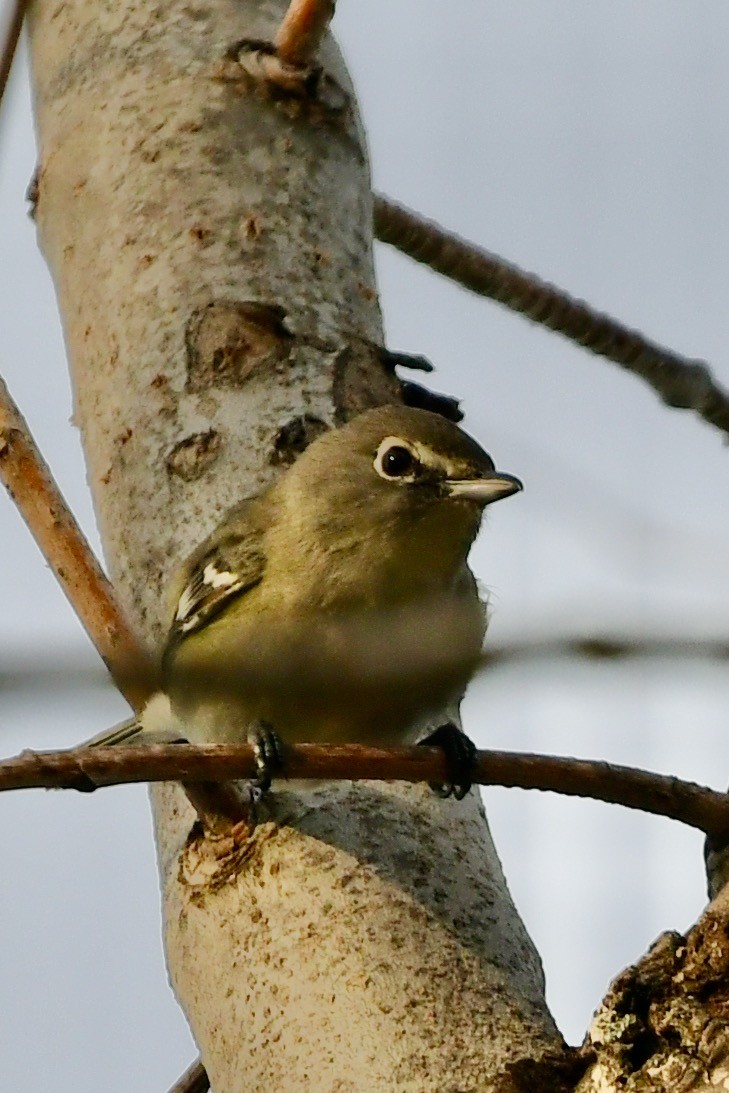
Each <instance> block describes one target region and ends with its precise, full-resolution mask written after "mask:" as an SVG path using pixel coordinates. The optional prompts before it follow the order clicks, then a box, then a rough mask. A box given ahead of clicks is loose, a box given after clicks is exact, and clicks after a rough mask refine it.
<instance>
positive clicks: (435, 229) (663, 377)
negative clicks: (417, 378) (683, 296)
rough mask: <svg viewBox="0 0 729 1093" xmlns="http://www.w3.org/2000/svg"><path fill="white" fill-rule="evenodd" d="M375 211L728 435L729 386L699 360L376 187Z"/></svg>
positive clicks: (411, 243) (458, 269)
mask: <svg viewBox="0 0 729 1093" xmlns="http://www.w3.org/2000/svg"><path fill="white" fill-rule="evenodd" d="M374 217H375V235H376V236H377V238H378V239H381V240H382V241H383V242H384V243H390V244H391V245H392V246H394V247H397V248H398V249H399V250H401V251H403V252H404V253H405V254H408V255H409V256H410V257H411V258H414V259H415V260H416V261H418V262H424V263H425V264H426V265H428V266H430V267H431V269H434V270H436V272H438V273H442V274H443V275H444V276H445V277H450V278H451V280H453V281H457V282H458V283H459V284H461V285H464V286H465V288H469V289H471V291H472V292H477V293H478V294H479V295H481V296H488V297H489V298H490V299H492V300H497V301H498V302H499V303H500V304H504V305H505V306H506V307H509V308H511V309H512V311H519V312H520V313H521V314H522V315H526V316H527V318H529V319H531V320H532V321H533V322H535V323H541V324H542V325H543V326H547V327H549V328H550V330H556V331H557V332H558V333H560V334H564V335H565V337H567V338H570V339H571V340H572V341H574V342H577V343H578V344H579V345H582V346H583V347H584V348H585V349H589V350H590V351H591V352H592V353H597V354H598V355H599V356H602V357H607V358H608V360H611V361H614V362H615V364H619V365H620V366H621V367H622V368H625V369H626V370H627V371H629V372H633V373H634V374H635V375H637V376H640V377H641V378H642V379H644V380H645V381H646V383H648V384H649V385H650V386H651V387H652V388H653V390H654V391H656V393H657V394H658V395H659V397H660V398H661V399H662V400H663V402H665V403H666V405H667V406H672V407H675V408H678V409H684V410H694V411H695V412H696V413H697V414H698V415H699V417H701V418H703V419H704V421H706V422H708V423H709V424H710V425H714V426H715V427H716V428H717V429H720V430H721V431H722V432H723V433H725V434H727V435H729V393H728V392H727V391H725V390H724V389H723V388H722V387H721V386H720V385H719V384H718V383H717V382H716V380H715V379H714V378H713V376H712V375H711V372H710V371H709V369H708V367H707V366H706V364H705V363H704V362H703V361H700V360H692V359H689V358H688V357H682V356H680V355H679V354H678V353H674V352H673V351H672V350H670V349H665V348H663V347H662V346H660V345H656V344H655V343H654V342H651V341H649V340H648V339H647V338H645V337H643V335H642V334H639V333H638V332H637V331H635V330H631V329H630V328H628V327H626V326H623V325H622V323H619V322H618V321H617V320H615V319H612V318H611V317H610V316H609V315H605V314H603V313H602V312H600V311H596V310H595V309H594V308H592V307H590V306H589V305H588V304H586V303H585V302H584V301H582V300H576V299H574V298H573V297H571V296H569V295H568V294H567V293H566V292H564V291H563V290H562V289H559V288H556V287H555V286H554V285H550V284H548V283H547V282H546V281H542V280H540V278H538V277H537V276H535V274H533V273H526V272H525V271H524V270H521V269H519V268H518V267H517V266H514V265H512V264H511V263H510V262H507V261H506V260H505V259H504V258H500V257H499V256H498V255H496V254H492V253H491V252H490V251H487V250H483V249H481V248H480V247H476V246H474V245H473V244H472V243H467V242H466V241H465V240H464V239H461V238H459V236H457V235H455V234H453V233H451V232H447V231H445V230H444V229H443V228H441V227H439V225H437V224H434V223H433V222H432V221H429V220H426V219H425V218H424V217H422V216H419V215H418V214H417V213H414V212H412V211H411V210H410V209H406V208H404V207H403V206H401V205H397V204H395V202H393V201H390V200H389V199H388V198H386V197H383V196H382V195H375V205H374Z"/></svg>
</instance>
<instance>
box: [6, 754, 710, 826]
mask: <svg viewBox="0 0 729 1093" xmlns="http://www.w3.org/2000/svg"><path fill="white" fill-rule="evenodd" d="M284 769H285V772H286V777H288V778H311V779H325V778H329V779H339V780H348V781H349V780H352V781H359V780H373V781H404V782H434V783H443V782H447V781H448V780H449V777H450V775H451V772H449V770H448V764H447V761H446V758H445V756H444V754H443V752H442V751H441V749H439V748H431V747H422V746H417V747H411V748H371V747H363V746H361V745H358V744H336V745H335V744H332V745H326V746H324V747H322V746H320V745H315V744H289V745H286V746H285V749H284ZM254 773H255V762H254V757H253V749H252V748H251V746H250V745H249V744H240V745H231V744H204V745H193V744H156V745H143V746H141V747H140V746H137V747H126V746H121V745H119V746H117V747H112V748H77V749H76V750H74V751H60V752H23V753H22V755H19V756H17V757H16V758H13V759H6V760H4V761H3V762H1V763H0V791H2V790H10V789H31V788H48V789H50V788H56V789H76V790H81V791H83V792H89V791H91V790H94V789H97V788H100V787H101V786H109V785H118V784H120V783H122V782H160V781H176V782H177V781H181V782H186V783H191V782H192V783H195V782H198V783H199V782H202V783H205V782H224V781H228V780H232V779H238V778H249V777H252V776H253V774H254ZM473 781H474V782H475V783H478V784H479V785H484V786H507V787H510V788H520V789H542V790H551V791H553V792H555V793H564V794H567V795H569V796H575V797H589V798H592V799H594V800H597V801H606V802H608V803H610V804H619V805H623V806H625V807H626V808H635V809H639V810H641V811H643V812H650V813H654V814H655V815H657V816H668V817H669V818H670V819H673V820H678V821H680V822H681V823H684V824H688V825H689V826H691V827H697V828H699V829H700V830H701V831H705V832H707V833H710V834H713V835H716V836H727V835H729V794H725V793H717V792H716V791H715V790H711V789H707V788H706V787H705V786H699V785H696V784H695V783H693V782H684V781H682V780H681V779H679V778H673V777H669V776H667V775H663V774H653V773H651V772H649V771H643V770H636V769H634V768H631V767H622V766H616V765H614V764H611V763H603V762H594V761H592V760H586V759H569V758H563V757H560V756H549V755H523V754H519V753H516V752H502V751H481V752H479V753H478V756H477V759H476V763H475V765H474V771H473Z"/></svg>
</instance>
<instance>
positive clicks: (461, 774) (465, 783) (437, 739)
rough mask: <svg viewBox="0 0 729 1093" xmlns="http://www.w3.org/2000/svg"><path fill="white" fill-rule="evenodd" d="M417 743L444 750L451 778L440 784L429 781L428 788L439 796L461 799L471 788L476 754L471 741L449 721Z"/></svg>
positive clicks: (474, 746)
mask: <svg viewBox="0 0 729 1093" xmlns="http://www.w3.org/2000/svg"><path fill="white" fill-rule="evenodd" d="M418 744H422V745H423V746H425V747H429V748H441V749H442V751H443V752H445V757H446V763H447V765H448V773H449V775H451V777H452V779H453V781H452V782H446V783H445V784H442V785H439V784H438V783H437V782H436V783H433V782H431V783H430V788H431V789H432V790H433V791H434V792H435V793H437V794H438V796H439V797H455V799H456V800H457V801H462V800H463V798H464V797H465V796H466V794H467V793H468V791H469V790H470V788H471V779H472V777H473V766H474V760H475V758H476V754H477V748H476V745H475V744H474V743H473V741H472V740H470V739H469V738H468V737H467V736H466V734H465V733H464V732H461V730H460V729H459V728H458V727H457V726H456V725H454V724H452V723H451V722H449V723H448V724H447V725H441V726H440V728H438V729H436V730H435V732H432V733H431V734H430V736H426V737H425V739H424V740H419V741H418Z"/></svg>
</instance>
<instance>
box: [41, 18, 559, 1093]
mask: <svg viewBox="0 0 729 1093" xmlns="http://www.w3.org/2000/svg"><path fill="white" fill-rule="evenodd" d="M282 13H283V5H282V4H280V3H273V2H269V0H261V2H257V3H253V2H250V0H237V2H235V3H233V2H231V0H218V2H217V3H216V4H214V5H213V4H204V3H201V4H198V5H173V4H171V3H164V2H163V0H158V2H157V3H154V2H147V3H144V4H142V3H141V2H138V0H137V2H135V0H129V2H125V3H122V4H112V3H106V4H101V3H97V4H90V3H89V0H68V2H66V3H64V4H62V5H56V4H54V3H51V0H36V3H35V4H34V5H33V7H32V11H31V16H32V18H31V44H32V60H33V71H34V79H35V109H36V123H37V128H38V133H39V141H40V169H39V185H38V206H37V223H38V229H39V234H40V241H41V245H42V248H43V252H44V254H45V256H46V259H47V261H48V264H49V266H50V268H51V271H52V274H53V278H54V282H55V285H56V291H57V294H58V298H59V303H60V307H61V312H62V316H63V324H64V330H65V337H66V343H67V347H68V352H69V357H70V360H71V368H72V375H73V382H74V391H75V403H76V420H77V422H78V424H79V425H80V427H81V429H82V432H83V438H84V446H85V451H86V457H87V462H88V472H89V480H90V483H91V488H92V492H93V495H94V502H95V505H96V512H97V515H98V519H99V523H100V526H101V531H102V536H103V541H104V548H105V552H106V557H107V560H108V565H109V569H110V571H111V574H112V577H113V579H114V581H115V583H116V585H117V587H118V589H119V592H120V594H121V596H122V598H123V600H124V602H125V604H126V606H127V609H128V612H129V615H130V617H131V618H132V619H133V620H134V622H135V624H136V625H137V626H138V628H139V631H140V633H141V634H142V635H143V636H144V637H145V638H146V639H147V640H148V641H150V642H152V643H158V642H159V640H160V637H161V635H162V630H163V625H164V621H165V618H166V610H165V607H164V595H163V593H164V588H165V584H166V582H167V580H168V578H169V574H170V570H171V568H172V567H173V566H174V565H175V564H176V563H178V562H179V561H180V559H181V558H182V557H183V556H184V555H185V554H187V553H188V552H189V551H190V550H191V548H193V547H194V546H195V545H196V544H197V543H198V542H199V541H200V539H201V538H202V537H203V536H204V535H205V534H206V533H207V532H208V531H209V530H210V529H211V527H212V526H213V525H214V524H215V522H216V521H217V519H218V518H219V517H220V515H221V513H222V512H223V511H224V510H225V509H226V508H228V507H229V505H230V504H231V503H232V502H234V501H235V500H237V499H238V498H239V497H241V496H243V495H245V494H246V493H250V492H252V491H254V490H255V489H257V488H259V487H260V486H261V485H262V484H264V483H266V482H267V481H269V480H270V479H271V477H272V475H274V474H276V473H278V471H279V469H280V468H281V467H283V466H285V465H286V464H287V463H288V462H290V461H291V460H292V459H293V458H295V456H296V454H297V453H298V452H299V451H300V450H301V449H302V447H303V446H304V445H305V444H306V443H307V442H308V440H309V439H311V438H312V437H313V436H315V435H316V434H317V432H318V431H320V430H321V429H323V428H325V427H328V426H331V425H336V424H337V423H339V422H341V421H343V420H346V419H347V418H348V417H350V416H352V415H353V414H355V413H357V412H358V411H359V410H361V409H363V408H365V407H366V406H369V405H374V404H379V403H382V402H387V401H394V400H396V399H397V398H398V397H399V391H400V386H399V381H398V380H397V378H396V377H395V376H394V375H393V373H392V371H391V369H389V368H388V367H387V363H386V361H383V357H382V354H381V352H380V351H379V349H378V347H379V346H380V345H381V340H382V332H381V326H380V314H379V308H378V302H377V294H376V291H375V287H374V280H373V268H372V252H371V233H372V228H371V220H372V212H371V199H370V190H369V177H368V168H367V158H366V150H365V145H364V137H363V134H362V131H361V127H360V124H359V120H358V116H357V111H356V105H355V102H354V97H353V94H352V90H351V87H350V84H349V81H348V78H347V75H346V72H345V70H344V67H343V64H342V61H341V58H340V56H339V54H338V52H337V50H336V48H335V46H334V45H333V43H332V42H331V41H327V42H326V43H325V46H324V48H323V50H322V52H321V58H320V59H321V62H322V65H323V70H324V75H323V76H320V77H319V78H318V79H317V78H316V77H313V78H311V79H309V80H307V81H304V82H302V83H298V84H297V83H296V81H293V83H292V84H291V85H290V86H282V85H281V83H280V82H279V83H275V82H271V81H270V80H269V81H267V80H265V79H263V78H262V76H261V72H262V71H263V70H265V69H266V68H267V65H269V62H270V57H269V55H268V54H267V53H266V51H265V49H263V50H261V48H260V40H263V41H269V42H270V41H271V40H272V38H273V36H274V32H275V28H276V26H277V23H278V22H279V20H280V18H281V15H282ZM251 41H253V42H258V43H259V45H258V46H251V45H250V42H251ZM247 43H248V44H247ZM269 68H270V65H269ZM269 75H270V72H269ZM153 802H154V812H155V820H156V826H157V837H158V845H159V863H160V873H161V880H162V889H163V900H164V923H165V939H166V951H167V961H168V967H169V973H170V978H171V980H172V984H173V986H174V989H175V991H176V993H177V997H178V998H179V1000H180V1003H181V1005H182V1006H183V1008H184V1010H185V1012H186V1014H187V1016H188V1019H189V1021H190V1024H191V1026H192V1029H193V1032H194V1035H195V1038H196V1040H197V1042H198V1044H199V1046H200V1050H201V1053H202V1057H203V1060H204V1063H205V1066H206V1067H207V1069H208V1073H209V1075H210V1078H211V1082H212V1086H213V1089H214V1090H216V1093H242V1091H243V1090H246V1091H248V1090H266V1091H270V1090H278V1089H281V1090H283V1089H317V1090H367V1091H376V1090H382V1091H385V1090H388V1091H389V1090H393V1089H398V1090H414V1091H416V1090H417V1091H419V1093H420V1091H424V1090H438V1091H440V1093H442V1091H444V1090H454V1091H455V1090H467V1089H479V1090H481V1089H483V1090H486V1089H491V1088H504V1086H503V1081H504V1070H505V1068H509V1070H510V1073H512V1074H513V1073H516V1071H518V1066H517V1067H516V1070H514V1067H513V1065H512V1064H519V1063H520V1061H524V1060H527V1059H537V1060H538V1059H540V1058H541V1057H542V1056H544V1055H546V1054H547V1053H550V1052H552V1053H553V1052H559V1050H560V1048H561V1038H560V1037H559V1034H558V1033H557V1031H556V1029H555V1027H554V1024H553V1021H552V1019H551V1017H550V1015H549V1013H548V1011H547V1009H546V1005H545V1002H544V995H543V980H542V972H541V966H540V962H539V959H538V956H537V954H536V952H535V951H534V949H533V946H532V944H531V942H530V940H529V938H528V936H527V934H526V932H525V930H524V927H523V925H522V923H521V921H520V920H519V918H518V916H517V914H516V912H515V909H514V907H513V905H512V903H511V900H510V897H509V893H508V891H507V888H506V885H505V882H504V878H503V875H502V872H501V868H500V865H499V862H498V859H497V856H496V853H495V851H494V848H493V845H492V843H491V839H490V836H489V831H488V827H487V824H486V820H485V817H484V815H483V811H482V809H481V806H480V802H479V799H478V797H477V796H476V795H475V794H472V795H470V796H469V798H467V799H466V800H465V801H463V802H461V803H458V802H453V801H446V802H443V801H440V800H438V799H436V798H435V797H434V796H432V795H431V794H430V792H429V791H428V790H427V789H426V788H423V787H406V786H402V785H386V784H381V783H368V784H359V785H353V784H350V783H343V784H337V785H333V786H329V787H326V788H324V789H321V790H316V791H309V792H306V793H291V792H281V793H274V794H273V795H272V798H271V802H270V805H269V818H268V819H267V821H266V822H264V823H261V824H260V826H259V827H258V828H257V829H256V831H255V833H254V834H253V836H252V837H251V838H250V840H249V841H247V842H244V843H243V844H242V845H240V844H237V843H235V842H234V841H233V840H231V841H230V842H229V843H223V844H215V845H213V843H212V842H211V841H210V840H204V839H201V838H199V837H191V829H192V827H193V821H194V819H195V817H194V814H193V812H192V810H191V808H190V806H189V804H188V802H187V800H186V799H185V798H184V796H183V795H182V793H181V791H180V790H179V788H178V787H176V786H166V787H164V788H163V789H161V790H158V791H155V792H154V794H153ZM525 1088H529V1087H528V1086H526V1087H525ZM534 1088H537V1087H536V1086H534Z"/></svg>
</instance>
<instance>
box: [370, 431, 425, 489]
mask: <svg viewBox="0 0 729 1093" xmlns="http://www.w3.org/2000/svg"><path fill="white" fill-rule="evenodd" d="M419 465H420V460H419V459H418V457H417V455H416V454H415V452H414V451H413V449H412V447H411V446H410V444H408V443H407V441H405V440H402V439H401V438H400V437H399V436H386V437H385V439H384V440H383V441H382V443H381V444H380V446H379V448H378V449H377V455H376V456H375V461H374V464H373V466H374V468H375V470H376V471H377V473H378V474H379V476H380V478H385V479H387V481H388V482H396V481H399V482H412V481H413V480H414V479H415V475H416V473H417V470H418V467H419Z"/></svg>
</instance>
